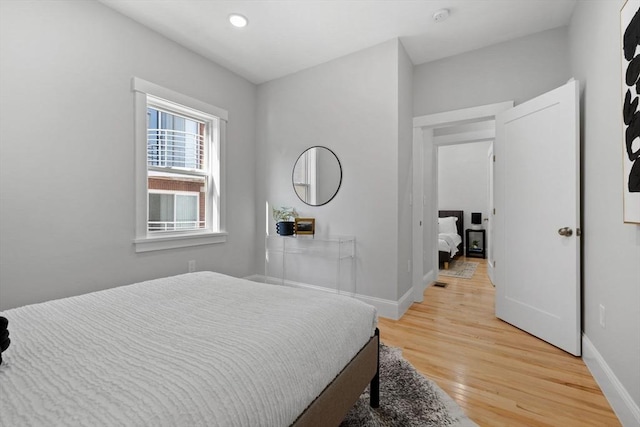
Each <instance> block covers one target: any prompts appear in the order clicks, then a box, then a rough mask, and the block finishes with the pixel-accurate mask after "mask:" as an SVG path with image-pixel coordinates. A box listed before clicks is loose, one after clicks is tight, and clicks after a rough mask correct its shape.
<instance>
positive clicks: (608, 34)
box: [569, 0, 640, 425]
mask: <svg viewBox="0 0 640 427" xmlns="http://www.w3.org/2000/svg"><path fill="white" fill-rule="evenodd" d="M623 3H624V2H623V1H622V0H615V1H597V2H596V1H591V2H578V3H577V5H576V10H575V11H574V15H573V18H572V21H571V25H570V27H569V41H570V48H571V69H572V72H573V74H574V75H575V77H576V78H577V79H579V80H580V82H581V83H582V88H583V90H582V94H581V97H582V106H581V114H582V129H581V133H582V154H583V174H584V177H583V180H582V187H583V197H582V202H583V221H582V224H583V228H584V234H583V236H582V240H583V243H584V256H583V269H584V270H583V279H584V288H583V298H584V303H583V304H584V305H583V309H584V323H583V329H584V333H585V335H586V336H587V337H588V339H589V340H590V341H591V343H592V344H593V346H594V347H595V348H596V349H597V351H598V352H599V353H600V355H601V356H602V358H603V359H604V361H605V362H606V364H607V365H608V366H609V368H610V369H611V370H612V371H613V373H614V374H615V376H616V377H617V378H618V380H619V381H620V382H621V383H622V385H623V386H624V387H625V389H626V390H627V392H628V393H629V395H630V396H631V398H632V399H633V401H634V402H635V405H636V408H638V407H640V225H633V224H623V222H622V218H623V216H622V186H623V176H622V160H621V159H622V156H623V151H622V150H623V145H622V116H621V108H622V107H621V105H622V97H621V85H622V83H621V67H620V30H619V28H620V9H621V8H622V5H623ZM600 304H602V305H603V306H604V307H605V309H606V310H605V311H606V322H605V327H604V328H603V327H601V326H600V322H599V305H600ZM636 422H640V420H636ZM629 425H636V424H629Z"/></svg>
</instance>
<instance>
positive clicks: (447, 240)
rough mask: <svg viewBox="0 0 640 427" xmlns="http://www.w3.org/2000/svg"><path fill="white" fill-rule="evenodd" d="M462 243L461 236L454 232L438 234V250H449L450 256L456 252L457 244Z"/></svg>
mask: <svg viewBox="0 0 640 427" xmlns="http://www.w3.org/2000/svg"><path fill="white" fill-rule="evenodd" d="M460 243H462V237H460V235H458V234H455V233H439V234H438V251H442V252H449V253H450V254H451V257H454V256H455V255H456V254H457V253H458V245H459V244H460Z"/></svg>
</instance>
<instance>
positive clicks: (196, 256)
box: [0, 1, 256, 309]
mask: <svg viewBox="0 0 640 427" xmlns="http://www.w3.org/2000/svg"><path fill="white" fill-rule="evenodd" d="M0 51H1V52H2V54H1V56H0V93H2V96H1V97H0V117H1V118H2V127H1V128H0V197H1V203H0V235H1V238H0V252H1V256H0V309H7V308H11V307H15V306H19V305H23V304H28V303H34V302H40V301H44V300H48V299H52V298H60V297H64V296H70V295H75V294H81V293H86V292H90V291H95V290H98V289H104V288H108V287H113V286H116V285H122V284H128V283H133V282H136V281H140V280H143V279H149V278H154V277H160V276H167V275H173V274H178V273H184V272H186V271H187V261H188V260H192V259H193V260H196V262H197V268H198V269H199V270H204V269H213V270H218V271H221V272H224V273H229V274H233V275H237V276H244V275H248V274H251V273H253V271H254V266H255V264H254V259H253V258H252V257H247V256H246V249H247V247H252V245H253V243H254V236H255V230H254V223H255V221H254V218H255V211H256V207H255V193H254V182H255V178H254V172H253V170H254V165H255V154H254V145H253V142H254V141H253V140H254V129H255V128H254V126H255V123H254V105H255V86H254V85H253V84H251V83H249V82H247V81H246V80H244V79H242V78H240V77H237V76H236V75H234V74H232V73H230V72H229V71H227V70H225V69H223V68H221V67H219V66H217V65H215V64H213V63H212V62H210V61H208V60H205V59H204V58H202V57H200V56H198V55H196V54H194V53H192V52H191V51H188V50H186V49H184V48H182V47H180V46H178V45H177V44H175V43H173V42H171V41H169V40H167V39H166V38H164V37H162V36H160V35H159V34H157V33H155V32H152V31H150V30H148V29H146V28H145V27H142V26H141V25H139V24H137V23H135V22H133V21H132V20H130V19H128V18H125V17H123V16H122V15H120V14H118V13H116V12H114V11H113V10H111V9H109V8H107V7H105V6H103V5H102V4H100V3H98V2H95V1H55V2H50V1H36V2H32V1H21V2H18V1H11V2H7V1H2V2H0ZM133 76H138V77H141V78H143V79H146V80H148V81H151V82H154V83H157V84H160V85H162V86H165V87H167V88H169V89H173V90H176V91H178V92H181V93H184V94H185V95H189V96H192V97H194V98H198V99H201V100H202V101H205V102H207V103H210V104H213V105H216V106H219V107H222V108H225V109H227V110H228V111H229V125H228V141H227V159H226V160H227V162H228V163H227V165H228V166H227V213H228V215H227V229H228V231H229V237H228V242H227V243H225V244H219V245H215V246H201V247H194V248H188V249H180V250H170V251H160V252H153V253H145V254H136V253H135V252H134V248H133V239H134V221H135V218H134V192H133V190H134V163H133V153H134V142H133V119H134V113H133V93H132V92H131V88H130V87H131V78H132V77H133Z"/></svg>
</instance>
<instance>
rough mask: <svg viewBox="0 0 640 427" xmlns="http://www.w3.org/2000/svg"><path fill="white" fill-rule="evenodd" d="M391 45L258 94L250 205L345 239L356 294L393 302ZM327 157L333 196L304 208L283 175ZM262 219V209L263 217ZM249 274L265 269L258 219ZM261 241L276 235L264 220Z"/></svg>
mask: <svg viewBox="0 0 640 427" xmlns="http://www.w3.org/2000/svg"><path fill="white" fill-rule="evenodd" d="M398 49H399V44H398V41H397V40H390V41H388V42H386V43H383V44H381V45H378V46H374V47H372V48H369V49H365V50H362V51H359V52H357V53H354V54H351V55H348V56H345V57H342V58H339V59H336V60H333V61H331V62H328V63H325V64H322V65H319V66H316V67H313V68H310V69H307V70H304V71H301V72H298V73H295V74H293V75H290V76H287V77H283V78H281V79H277V80H274V81H271V82H267V83H264V84H262V85H260V86H259V87H258V107H257V153H258V154H257V155H258V158H259V159H261V161H260V162H259V163H258V171H257V173H258V175H257V187H258V188H257V191H258V193H257V194H258V204H259V205H262V206H265V203H266V202H268V203H269V204H270V205H271V206H273V205H275V206H294V207H295V208H296V209H297V211H298V212H299V213H300V215H301V216H308V217H314V218H316V227H317V233H318V235H319V236H327V235H354V236H355V237H356V239H357V240H356V242H357V248H356V251H357V267H356V273H357V284H356V288H357V289H356V291H357V293H359V294H362V295H367V296H371V297H376V298H380V299H384V300H389V301H396V300H397V295H398V285H397V280H398V271H397V270H398V267H397V258H398V256H397V253H398V248H397V245H398V243H397V241H398V236H397V233H398V223H397V221H398V170H397V168H398V164H399V161H398V135H399V131H398V108H399V106H398V55H399V53H398ZM313 145H324V146H327V147H329V148H330V149H331V150H333V151H334V152H335V153H336V155H337V156H338V158H339V159H340V162H341V163H342V168H343V180H342V187H341V188H340V191H339V192H338V194H337V195H336V197H335V198H334V199H333V200H332V201H331V202H330V203H328V204H327V205H324V206H319V207H310V206H307V205H305V204H303V203H302V202H301V201H299V200H298V198H297V197H296V195H295V193H294V192H293V189H292V186H291V169H292V167H293V164H294V162H295V160H296V158H297V156H298V155H299V154H300V153H301V152H302V151H304V150H305V149H306V148H307V147H310V146H313ZM262 212H264V208H263V209H262ZM257 224H258V233H257V235H258V237H257V239H256V247H257V251H256V260H257V265H258V266H260V265H262V264H263V263H264V261H263V257H264V252H263V244H264V243H263V240H262V236H264V233H265V230H264V224H265V218H264V216H261V217H259V218H258V220H257ZM269 226H270V232H271V233H275V227H274V222H273V220H272V219H271V218H269Z"/></svg>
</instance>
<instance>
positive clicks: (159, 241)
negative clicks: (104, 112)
mask: <svg viewBox="0 0 640 427" xmlns="http://www.w3.org/2000/svg"><path fill="white" fill-rule="evenodd" d="M133 90H134V92H135V100H136V105H135V111H136V239H135V244H136V251H137V252H144V251H150V250H160V249H170V248H176V247H184V246H193V245H201V244H209V243H219V242H223V241H225V236H226V233H225V232H224V209H223V206H222V204H223V200H224V197H223V196H224V191H223V177H224V174H223V173H222V171H223V170H224V164H223V162H222V159H223V156H222V153H223V148H224V129H225V123H226V117H227V112H226V111H225V110H222V109H220V108H218V107H214V106H212V105H209V104H205V103H203V102H201V101H198V100H196V99H193V98H190V97H187V96H185V95H182V94H179V93H176V92H173V91H171V90H169V89H165V88H162V87H160V86H157V85H154V84H153V83H149V82H146V81H144V80H141V79H137V78H134V79H133Z"/></svg>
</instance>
